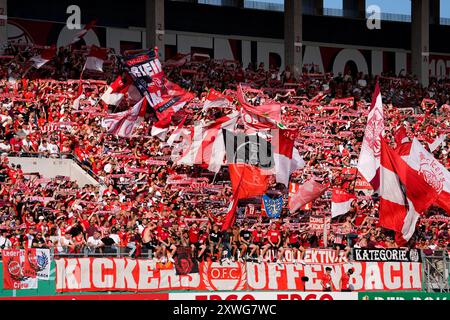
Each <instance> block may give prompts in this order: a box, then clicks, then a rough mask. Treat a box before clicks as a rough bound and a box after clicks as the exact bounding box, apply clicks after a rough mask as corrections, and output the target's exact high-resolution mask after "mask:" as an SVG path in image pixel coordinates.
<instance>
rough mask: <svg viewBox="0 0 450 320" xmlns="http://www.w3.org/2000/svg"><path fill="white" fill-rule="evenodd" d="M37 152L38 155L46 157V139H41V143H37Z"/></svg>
mask: <svg viewBox="0 0 450 320" xmlns="http://www.w3.org/2000/svg"><path fill="white" fill-rule="evenodd" d="M38 152H39V157H42V156H44V157H48V155H49V149H48V144H47V140H42V142H41V144H40V145H39V148H38Z"/></svg>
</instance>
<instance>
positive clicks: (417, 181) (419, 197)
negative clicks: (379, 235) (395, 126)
mask: <svg viewBox="0 0 450 320" xmlns="http://www.w3.org/2000/svg"><path fill="white" fill-rule="evenodd" d="M380 164H381V166H380V196H381V199H380V221H379V223H380V226H381V227H384V228H386V229H390V230H394V231H396V233H397V236H396V239H397V241H398V242H404V241H409V239H411V237H412V236H413V234H414V232H415V227H416V222H417V220H418V219H419V217H420V215H421V214H422V213H423V212H424V211H425V210H427V209H428V208H429V207H430V206H431V205H432V204H433V203H434V202H435V201H436V199H437V198H438V193H437V191H436V190H435V189H434V188H432V187H431V186H430V185H429V184H428V183H427V182H426V181H425V179H424V177H423V176H422V175H420V174H419V173H418V172H417V171H415V170H414V169H413V168H411V167H410V166H409V165H408V164H407V163H406V162H405V161H404V160H403V159H402V158H401V157H400V155H398V154H397V153H396V152H395V151H394V150H392V149H391V147H390V146H389V145H388V144H387V142H386V141H385V140H384V139H382V141H381V161H380ZM399 240H403V241H399Z"/></svg>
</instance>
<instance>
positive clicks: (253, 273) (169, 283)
mask: <svg viewBox="0 0 450 320" xmlns="http://www.w3.org/2000/svg"><path fill="white" fill-rule="evenodd" d="M55 262H56V291H57V292H83V291H132V292H157V291H176V290H195V291H246V290H252V291H267V290H276V291H292V290H294V291H295V290H299V291H321V290H322V287H321V284H320V278H321V277H322V275H323V274H324V272H325V268H326V267H327V266H329V267H331V268H332V272H331V277H332V281H333V284H334V286H335V287H336V288H337V290H339V289H340V288H339V283H340V279H341V276H342V274H343V273H345V272H346V271H347V270H348V269H350V268H353V269H354V273H353V275H352V277H351V278H350V284H351V285H352V286H353V288H354V291H383V290H390V291H396V290H400V291H407V290H421V289H422V267H421V264H420V263H411V262H353V263H346V264H329V265H326V264H317V265H301V264H297V265H295V264H280V265H278V264H275V263H260V264H258V263H231V264H224V265H220V264H219V263H200V264H199V273H194V274H189V275H176V272H175V269H171V270H162V269H161V270H159V269H158V268H157V266H156V263H155V262H154V261H150V260H134V259H128V258H80V259H76V258H61V259H58V260H56V261H55ZM302 277H308V281H306V282H305V283H303V282H302Z"/></svg>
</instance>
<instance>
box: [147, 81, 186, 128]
mask: <svg viewBox="0 0 450 320" xmlns="http://www.w3.org/2000/svg"><path fill="white" fill-rule="evenodd" d="M153 82H160V81H159V80H158V79H153ZM157 87H159V85H158V86H157ZM161 88H162V89H161V90H162V92H161V90H158V91H156V92H155V93H150V95H149V96H147V99H149V103H150V106H152V107H153V109H154V110H155V112H156V116H157V117H158V119H159V120H163V119H172V116H173V115H174V114H175V113H177V112H178V111H180V110H181V109H182V108H183V107H184V106H185V105H186V104H187V103H189V102H190V101H191V100H192V99H193V98H194V95H193V94H192V93H191V92H188V91H186V90H184V89H183V88H181V87H180V86H179V85H177V84H175V83H173V82H170V81H169V80H167V79H166V78H164V86H163V87H161Z"/></svg>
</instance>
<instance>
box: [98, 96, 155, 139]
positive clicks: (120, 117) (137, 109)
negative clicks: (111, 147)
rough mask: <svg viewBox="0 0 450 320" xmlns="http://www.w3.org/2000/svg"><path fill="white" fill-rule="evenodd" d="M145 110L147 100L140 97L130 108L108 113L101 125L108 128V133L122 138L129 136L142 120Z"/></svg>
mask: <svg viewBox="0 0 450 320" xmlns="http://www.w3.org/2000/svg"><path fill="white" fill-rule="evenodd" d="M146 111H147V100H146V99H145V98H142V99H141V101H139V102H138V103H137V104H136V105H135V106H134V107H133V108H131V109H130V110H127V111H124V112H120V113H115V114H110V115H108V116H106V117H104V118H103V120H102V127H103V128H106V129H107V130H108V133H110V134H114V135H117V136H119V137H123V138H129V137H131V135H132V134H133V131H134V129H136V128H137V127H139V125H140V124H141V123H142V121H143V120H144V116H145V113H146Z"/></svg>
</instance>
